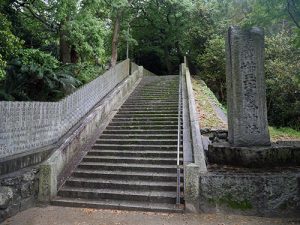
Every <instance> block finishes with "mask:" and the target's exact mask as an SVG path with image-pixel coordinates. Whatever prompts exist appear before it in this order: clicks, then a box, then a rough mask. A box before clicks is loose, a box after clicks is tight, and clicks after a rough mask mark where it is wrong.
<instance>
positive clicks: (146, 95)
mask: <svg viewBox="0 0 300 225" xmlns="http://www.w3.org/2000/svg"><path fill="white" fill-rule="evenodd" d="M166 96H168V97H172V98H178V94H174V93H168V94H167V95H166V93H156V92H152V93H135V94H133V95H131V96H130V98H138V97H142V98H143V97H145V98H153V97H156V98H160V97H166Z"/></svg>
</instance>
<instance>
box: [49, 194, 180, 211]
mask: <svg viewBox="0 0 300 225" xmlns="http://www.w3.org/2000/svg"><path fill="white" fill-rule="evenodd" d="M51 204H52V205H56V206H65V207H80V208H84V207H85V208H97V209H115V210H121V209H123V210H124V209H125V210H132V211H149V212H165V213H182V212H183V209H184V206H183V205H181V206H180V208H178V207H176V205H174V204H167V203H164V204H162V203H153V202H140V201H124V200H111V199H98V200H92V199H79V198H62V197H57V198H56V199H54V200H53V201H52V202H51Z"/></svg>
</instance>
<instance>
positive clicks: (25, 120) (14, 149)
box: [0, 60, 130, 159]
mask: <svg viewBox="0 0 300 225" xmlns="http://www.w3.org/2000/svg"><path fill="white" fill-rule="evenodd" d="M129 65H130V63H129V60H125V61H123V62H121V63H119V64H118V65H117V66H116V67H114V68H112V69H110V70H108V71H106V72H105V73H104V74H103V75H101V76H99V77H98V78H97V79H95V80H93V81H92V82H90V83H88V84H86V85H84V86H83V87H81V88H80V89H78V90H77V91H76V92H74V93H72V94H71V95H69V96H67V97H66V98H64V99H62V100H61V101H59V102H4V101H2V102H0V115H1V117H0V158H1V159H3V158H5V157H8V156H12V155H16V154H20V153H26V152H31V151H34V150H35V149H39V148H42V147H45V146H48V145H51V144H54V143H56V142H57V141H58V140H59V139H60V138H61V137H62V136H63V135H64V134H65V133H66V132H67V131H68V130H70V129H71V128H72V127H73V126H74V125H75V124H76V123H77V122H78V121H79V120H80V119H81V118H82V117H84V115H85V114H87V113H88V112H89V111H90V110H91V109H92V108H93V107H94V106H95V105H96V104H97V103H98V102H99V101H100V100H101V99H102V98H103V97H104V96H106V95H107V94H108V93H109V92H110V91H111V90H112V89H113V88H114V87H115V86H116V85H118V84H119V83H120V82H121V81H122V80H124V79H125V78H126V77H127V76H128V75H129Z"/></svg>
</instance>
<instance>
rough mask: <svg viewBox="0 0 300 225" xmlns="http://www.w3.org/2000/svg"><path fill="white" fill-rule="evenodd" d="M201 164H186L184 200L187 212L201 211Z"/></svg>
mask: <svg viewBox="0 0 300 225" xmlns="http://www.w3.org/2000/svg"><path fill="white" fill-rule="evenodd" d="M199 176H200V173H199V166H198V165H196V164H194V163H190V164H188V165H185V166H184V180H185V182H184V184H185V188H184V200H185V209H186V211H187V212H194V213H195V212H198V211H199V182H198V181H199Z"/></svg>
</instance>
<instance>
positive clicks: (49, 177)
mask: <svg viewBox="0 0 300 225" xmlns="http://www.w3.org/2000/svg"><path fill="white" fill-rule="evenodd" d="M141 76H142V74H141V73H140V72H139V71H136V72H134V73H133V74H132V75H131V76H129V77H128V78H127V79H126V80H125V81H123V82H122V83H121V84H120V85H119V86H117V87H116V88H115V89H114V90H113V91H112V92H111V93H110V94H109V95H108V96H106V98H105V99H103V100H102V101H101V102H100V103H99V105H98V106H97V107H95V108H94V110H92V111H91V112H90V114H89V115H88V116H87V117H86V118H85V120H84V121H83V122H82V124H81V125H80V126H79V127H78V128H77V129H76V130H75V131H71V132H69V134H67V135H66V139H65V143H64V144H63V145H61V146H60V147H59V148H58V149H57V150H56V151H55V152H54V153H53V154H52V155H51V156H50V158H49V159H48V160H47V161H46V162H44V163H43V164H42V165H41V166H40V182H39V195H38V199H39V201H41V202H48V201H50V200H51V199H52V197H54V196H55V195H56V193H57V190H58V185H59V178H60V175H61V173H62V172H63V171H64V169H65V167H66V166H67V165H68V164H69V163H70V162H72V160H73V159H74V157H77V154H79V151H80V150H81V149H82V147H83V146H84V145H85V144H86V143H88V142H89V141H90V139H91V137H93V134H94V133H95V132H98V130H99V128H100V127H101V125H102V124H103V123H106V122H107V121H109V120H110V116H111V115H112V114H113V111H116V109H117V108H118V107H120V105H121V104H122V103H123V101H124V100H125V99H126V97H127V96H128V94H129V93H130V92H131V91H132V90H133V88H134V87H135V85H136V83H137V82H138V81H139V80H140V79H139V78H140V77H141Z"/></svg>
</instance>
